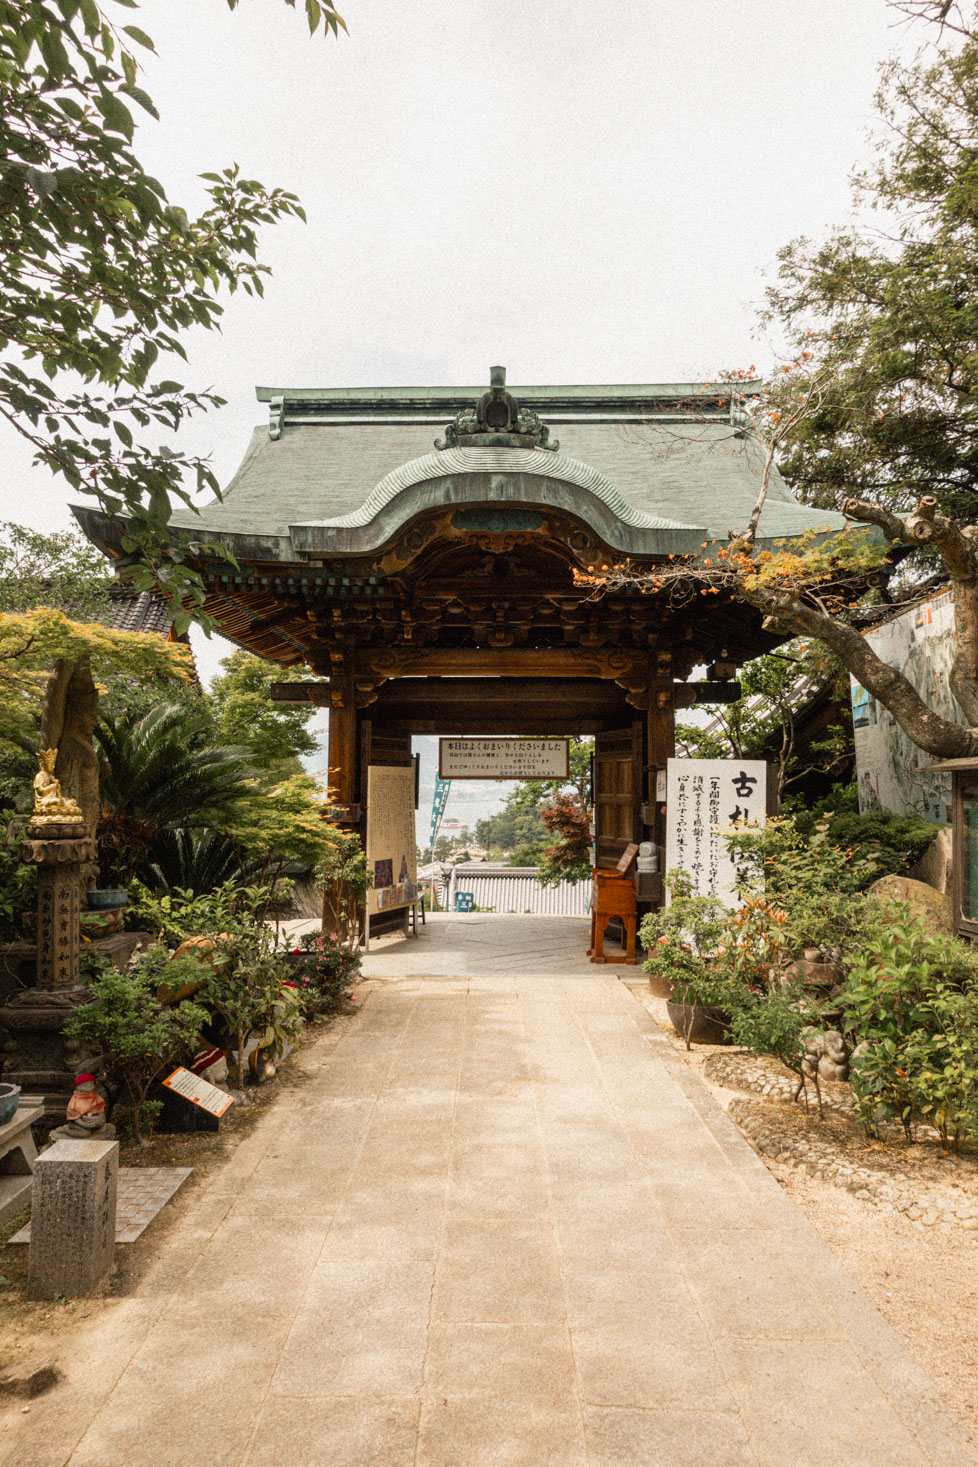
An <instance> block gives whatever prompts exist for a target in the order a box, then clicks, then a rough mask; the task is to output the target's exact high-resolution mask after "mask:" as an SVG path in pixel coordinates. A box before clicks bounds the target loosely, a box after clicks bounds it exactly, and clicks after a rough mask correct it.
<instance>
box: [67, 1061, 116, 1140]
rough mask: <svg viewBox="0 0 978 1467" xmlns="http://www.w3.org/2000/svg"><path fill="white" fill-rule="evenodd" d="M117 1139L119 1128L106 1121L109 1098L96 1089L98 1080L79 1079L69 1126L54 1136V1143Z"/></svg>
mask: <svg viewBox="0 0 978 1467" xmlns="http://www.w3.org/2000/svg"><path fill="white" fill-rule="evenodd" d="M114 1136H115V1126H113V1125H112V1123H111V1121H107V1120H106V1119H105V1097H104V1095H100V1094H99V1092H98V1089H97V1088H96V1081H95V1076H94V1075H88V1074H82V1075H76V1076H75V1091H74V1094H73V1095H72V1097H71V1099H70V1100H69V1102H68V1112H67V1117H66V1122H65V1124H64V1125H63V1126H59V1127H58V1128H57V1130H56V1131H52V1132H51V1140H52V1141H111V1140H112V1138H113V1137H114Z"/></svg>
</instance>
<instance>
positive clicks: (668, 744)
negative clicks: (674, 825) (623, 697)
mask: <svg viewBox="0 0 978 1467" xmlns="http://www.w3.org/2000/svg"><path fill="white" fill-rule="evenodd" d="M647 744H648V751H649V753H648V804H649V806H650V807H651V809H652V811H653V822H652V839H653V840H654V841H655V842H656V844H657V845H660V846H665V843H666V817H665V805H664V802H663V801H662V800H656V798H655V782H656V775H657V773H658V772H659V771H660V770H661V769H664V768H665V764H666V761H667V760H668V759H672V758H674V757H675V753H676V710H675V707H674V705H673V695H672V657H671V655H670V653H668V652H660V653H658V654H657V655H656V658H655V676H654V677H653V678H652V679H651V683H650V687H649V711H648V740H647Z"/></svg>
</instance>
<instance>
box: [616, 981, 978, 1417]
mask: <svg viewBox="0 0 978 1467" xmlns="http://www.w3.org/2000/svg"><path fill="white" fill-rule="evenodd" d="M626 981H628V980H626ZM628 986H629V988H630V989H631V991H632V993H633V994H634V995H635V997H636V998H637V999H638V1000H639V1002H640V1003H641V1004H642V1005H643V1007H645V1008H646V1009H647V1010H648V1011H649V1013H651V1014H652V1016H653V1018H655V1019H656V1022H657V1023H658V1024H659V1025H660V1027H661V1028H662V1030H663V1032H664V1033H666V1034H668V1036H669V1038H670V1039H671V1040H672V1042H673V1043H674V1044H675V1046H676V1049H677V1051H678V1052H679V1053H680V1054H681V1055H682V1056H683V1058H684V1059H685V1060H686V1062H687V1063H688V1064H689V1065H690V1066H691V1068H693V1069H695V1070H696V1071H697V1073H698V1074H700V1076H701V1077H702V1078H703V1079H704V1083H705V1084H707V1086H708V1088H709V1089H710V1091H711V1092H712V1093H713V1094H714V1095H715V1097H716V1099H717V1101H718V1102H719V1103H720V1104H721V1105H722V1106H723V1107H724V1109H725V1110H726V1109H728V1108H729V1106H730V1103H731V1101H732V1100H734V1099H735V1098H736V1095H737V1092H735V1091H732V1090H728V1089H725V1088H720V1087H718V1086H716V1085H711V1084H710V1083H709V1081H708V1080H706V1077H705V1076H703V1066H704V1064H705V1063H706V1060H707V1059H708V1058H709V1057H710V1056H711V1055H717V1056H721V1055H722V1056H725V1057H727V1056H729V1055H730V1051H729V1050H724V1049H718V1048H716V1047H714V1046H712V1045H709V1046H708V1045H702V1046H701V1045H694V1047H693V1049H692V1051H690V1052H687V1051H686V1048H685V1046H684V1045H683V1042H682V1040H681V1039H680V1038H679V1037H678V1035H676V1034H675V1032H674V1031H673V1029H672V1026H671V1024H669V1022H668V1019H667V1017H666V1012H665V1003H664V1001H663V1000H664V994H663V993H662V992H661V991H657V990H656V988H655V987H654V986H652V985H647V984H642V983H639V982H636V981H634V980H633V981H630V982H628ZM834 1088H836V1087H833V1089H834ZM839 1088H841V1087H839ZM741 1093H742V1092H741ZM775 1104H776V1102H775V1101H774V1100H773V1099H772V1100H771V1105H772V1107H773V1106H774V1105H775ZM778 1108H779V1109H780V1108H781V1107H778ZM838 1124H839V1122H838V1119H836V1118H833V1120H831V1121H830V1122H829V1126H828V1129H830V1130H834V1129H835V1127H836V1126H837V1125H838ZM845 1129H846V1130H848V1127H846V1128H845ZM840 1139H841V1138H840ZM846 1141H847V1143H848V1146H850V1147H851V1146H852V1145H853V1142H854V1138H853V1137H852V1136H848V1137H847V1138H846ZM862 1145H863V1146H864V1147H865V1145H866V1143H865V1141H863V1142H862ZM882 1150H883V1152H884V1153H885V1162H882V1161H881V1151H880V1150H879V1149H876V1148H873V1161H874V1164H876V1165H884V1166H886V1167H887V1168H891V1167H895V1166H897V1165H899V1163H900V1160H902V1163H903V1167H904V1168H905V1169H906V1170H907V1171H908V1172H909V1174H910V1175H911V1176H913V1177H914V1179H915V1180H916V1179H918V1178H920V1177H921V1174H924V1175H925V1176H926V1178H927V1180H928V1181H930V1180H931V1174H932V1173H936V1172H938V1171H939V1170H940V1164H939V1163H935V1161H933V1160H930V1159H929V1158H926V1157H925V1156H924V1155H922V1154H921V1151H922V1148H917V1147H911V1148H903V1147H896V1148H894V1147H887V1148H883V1149H882ZM901 1152H902V1158H901V1157H900V1153H901ZM761 1159H762V1160H763V1162H764V1164H765V1166H766V1167H767V1168H768V1170H769V1171H770V1172H771V1173H772V1174H773V1175H774V1176H775V1177H777V1179H778V1181H779V1182H780V1183H781V1186H782V1187H783V1188H784V1190H785V1192H786V1193H787V1195H788V1196H789V1197H790V1198H791V1199H792V1201H793V1202H795V1203H796V1204H797V1206H798V1207H799V1208H800V1209H801V1210H802V1212H803V1213H804V1214H805V1216H806V1217H807V1218H808V1220H809V1222H810V1223H811V1224H812V1226H813V1227H815V1228H817V1230H818V1232H819V1233H820V1234H821V1236H822V1237H823V1239H824V1240H825V1242H826V1243H827V1244H828V1245H829V1247H830V1248H831V1249H832V1250H833V1252H834V1253H835V1254H836V1255H837V1257H838V1258H839V1259H840V1260H841V1262H842V1263H843V1264H844V1265H845V1266H846V1268H847V1269H848V1270H849V1272H850V1273H851V1274H852V1276H853V1277H854V1278H855V1279H856V1281H857V1283H859V1285H860V1286H861V1287H862V1289H863V1290H864V1291H865V1293H866V1294H867V1296H868V1297H869V1298H870V1299H871V1300H872V1302H873V1303H874V1304H875V1305H876V1307H877V1308H878V1309H879V1311H880V1313H881V1314H882V1315H883V1316H884V1318H885V1319H886V1320H887V1321H888V1323H889V1324H891V1325H892V1327H893V1328H894V1329H895V1330H896V1332H897V1334H898V1335H900V1337H901V1339H903V1341H904V1342H905V1344H906V1345H907V1347H908V1349H910V1350H911V1351H912V1353H913V1354H914V1355H915V1356H916V1358H917V1359H918V1360H919V1361H920V1364H921V1365H922V1367H923V1368H924V1370H926V1371H927V1373H928V1375H929V1376H930V1377H931V1379H932V1380H933V1382H934V1385H935V1387H936V1389H937V1390H938V1391H939V1392H940V1394H941V1396H942V1398H943V1400H944V1401H945V1402H946V1403H947V1405H948V1406H950V1407H951V1408H952V1409H953V1410H955V1411H957V1413H958V1415H959V1416H961V1417H962V1419H963V1420H964V1422H965V1424H966V1426H967V1427H969V1428H970V1429H971V1430H972V1431H975V1430H978V1232H972V1231H966V1230H965V1229H963V1228H961V1227H959V1226H957V1225H955V1224H952V1223H946V1222H943V1221H938V1222H936V1223H935V1224H934V1225H933V1226H930V1227H923V1226H921V1224H920V1223H919V1222H913V1221H911V1220H910V1219H909V1218H907V1217H906V1216H905V1215H904V1214H903V1213H900V1212H896V1211H894V1210H893V1209H892V1208H890V1207H880V1206H877V1205H876V1204H875V1203H874V1202H873V1201H872V1200H865V1199H862V1198H859V1197H856V1196H855V1195H854V1194H853V1193H851V1192H848V1191H845V1190H843V1189H842V1188H841V1187H838V1186H835V1185H833V1184H832V1183H831V1182H826V1181H823V1180H821V1179H820V1178H818V1177H811V1176H807V1175H805V1174H804V1173H800V1172H799V1171H798V1170H797V1168H795V1167H786V1166H782V1165H781V1164H780V1163H779V1162H777V1161H775V1160H773V1159H772V1158H771V1157H769V1156H762V1158H761ZM962 1161H964V1166H965V1168H967V1169H970V1167H969V1164H968V1161H965V1160H964V1159H963V1158H962ZM945 1185H946V1181H945Z"/></svg>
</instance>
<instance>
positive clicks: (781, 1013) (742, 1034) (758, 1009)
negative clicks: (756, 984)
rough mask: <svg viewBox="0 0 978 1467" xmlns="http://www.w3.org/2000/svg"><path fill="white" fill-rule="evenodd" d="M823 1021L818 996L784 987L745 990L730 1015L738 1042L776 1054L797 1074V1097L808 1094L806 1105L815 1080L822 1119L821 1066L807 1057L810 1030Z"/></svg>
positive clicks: (758, 1050) (757, 1050)
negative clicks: (809, 1064) (777, 989)
mask: <svg viewBox="0 0 978 1467" xmlns="http://www.w3.org/2000/svg"><path fill="white" fill-rule="evenodd" d="M823 1022H824V1015H823V1010H822V1006H821V1005H820V1004H819V1003H817V1002H816V1001H815V1000H813V999H810V998H808V997H807V996H805V995H802V994H798V993H790V992H788V993H786V992H780V991H776V992H763V991H759V990H745V992H744V994H743V997H742V999H741V1001H740V1003H738V1004H737V1005H736V1007H734V1008H733V1009H732V1011H731V1015H730V1035H731V1038H732V1039H733V1041H734V1043H735V1044H740V1045H743V1047H744V1048H745V1049H749V1050H751V1051H752V1052H753V1053H754V1054H769V1055H772V1056H773V1057H774V1058H775V1059H776V1060H780V1062H781V1063H782V1064H783V1065H784V1066H785V1068H786V1069H789V1070H791V1071H792V1073H793V1074H795V1075H797V1077H798V1089H797V1090H796V1091H795V1099H796V1100H797V1099H798V1097H799V1095H801V1094H804V1096H805V1105H806V1107H807V1105H808V1082H809V1080H810V1081H811V1082H812V1086H813V1088H814V1090H815V1098H816V1101H817V1103H818V1113H819V1116H820V1117H821V1118H822V1119H824V1114H823V1111H822V1092H821V1088H820V1086H819V1082H818V1068H817V1066H813V1067H811V1069H810V1070H809V1068H808V1067H806V1065H805V1063H804V1061H805V1049H806V1037H807V1035H808V1032H809V1030H811V1029H817V1028H820V1027H821V1026H822V1024H823Z"/></svg>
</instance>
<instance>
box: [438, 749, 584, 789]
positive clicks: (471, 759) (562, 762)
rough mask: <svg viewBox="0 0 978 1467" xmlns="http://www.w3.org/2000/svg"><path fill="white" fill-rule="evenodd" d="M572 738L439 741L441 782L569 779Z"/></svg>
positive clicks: (439, 773)
mask: <svg viewBox="0 0 978 1467" xmlns="http://www.w3.org/2000/svg"><path fill="white" fill-rule="evenodd" d="M569 773H570V740H569V739H439V740H438V775H439V778H441V779H566V778H567V776H568V774H569Z"/></svg>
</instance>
